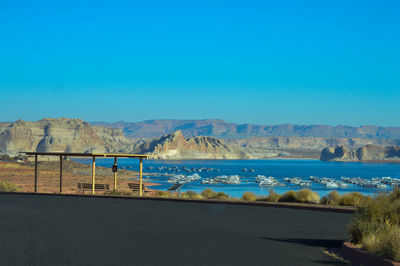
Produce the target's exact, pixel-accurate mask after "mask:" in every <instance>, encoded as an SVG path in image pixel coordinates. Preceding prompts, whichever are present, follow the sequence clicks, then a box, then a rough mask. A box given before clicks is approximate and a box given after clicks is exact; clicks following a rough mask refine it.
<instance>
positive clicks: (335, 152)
mask: <svg viewBox="0 0 400 266" xmlns="http://www.w3.org/2000/svg"><path fill="white" fill-rule="evenodd" d="M320 159H321V161H376V162H379V161H400V146H390V147H385V146H378V145H366V146H364V147H361V148H359V149H357V150H348V149H347V148H345V147H344V146H337V147H336V148H325V149H323V150H322V152H321V157H320Z"/></svg>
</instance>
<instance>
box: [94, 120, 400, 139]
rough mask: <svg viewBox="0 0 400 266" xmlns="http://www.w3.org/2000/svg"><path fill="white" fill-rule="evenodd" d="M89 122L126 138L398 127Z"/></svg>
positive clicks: (392, 135) (345, 133)
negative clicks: (122, 133)
mask: <svg viewBox="0 0 400 266" xmlns="http://www.w3.org/2000/svg"><path fill="white" fill-rule="evenodd" d="M92 124H93V125H98V126H107V127H113V128H118V129H121V130H122V131H123V132H124V134H125V136H126V137H128V138H155V137H158V136H161V135H165V134H170V133H173V132H175V131H177V130H181V131H182V132H183V134H184V135H185V136H186V137H194V136H211V137H217V138H224V139H227V138H230V139H232V138H250V137H314V138H364V139H372V138H382V139H400V127H377V126H361V127H351V126H327V125H291V124H284V125H252V124H241V125H239V124H234V123H228V122H225V121H223V120H218V119H206V120H171V119H165V120H147V121H143V122H138V123H133V122H123V121H120V122H116V123H104V122H93V123H92Z"/></svg>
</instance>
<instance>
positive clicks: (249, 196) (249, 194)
mask: <svg viewBox="0 0 400 266" xmlns="http://www.w3.org/2000/svg"><path fill="white" fill-rule="evenodd" d="M242 199H243V200H245V201H255V200H256V199H257V197H256V195H255V194H254V193H252V192H245V193H243V196H242Z"/></svg>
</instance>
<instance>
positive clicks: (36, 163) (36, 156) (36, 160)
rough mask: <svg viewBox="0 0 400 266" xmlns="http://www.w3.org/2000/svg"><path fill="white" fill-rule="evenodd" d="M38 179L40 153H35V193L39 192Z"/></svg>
mask: <svg viewBox="0 0 400 266" xmlns="http://www.w3.org/2000/svg"><path fill="white" fill-rule="evenodd" d="M37 179H38V155H37V154H35V193H36V192H37Z"/></svg>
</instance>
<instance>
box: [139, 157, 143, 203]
mask: <svg viewBox="0 0 400 266" xmlns="http://www.w3.org/2000/svg"><path fill="white" fill-rule="evenodd" d="M142 175H143V158H142V157H140V165H139V196H140V197H141V196H142V194H143V189H142V187H143V180H142Z"/></svg>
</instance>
